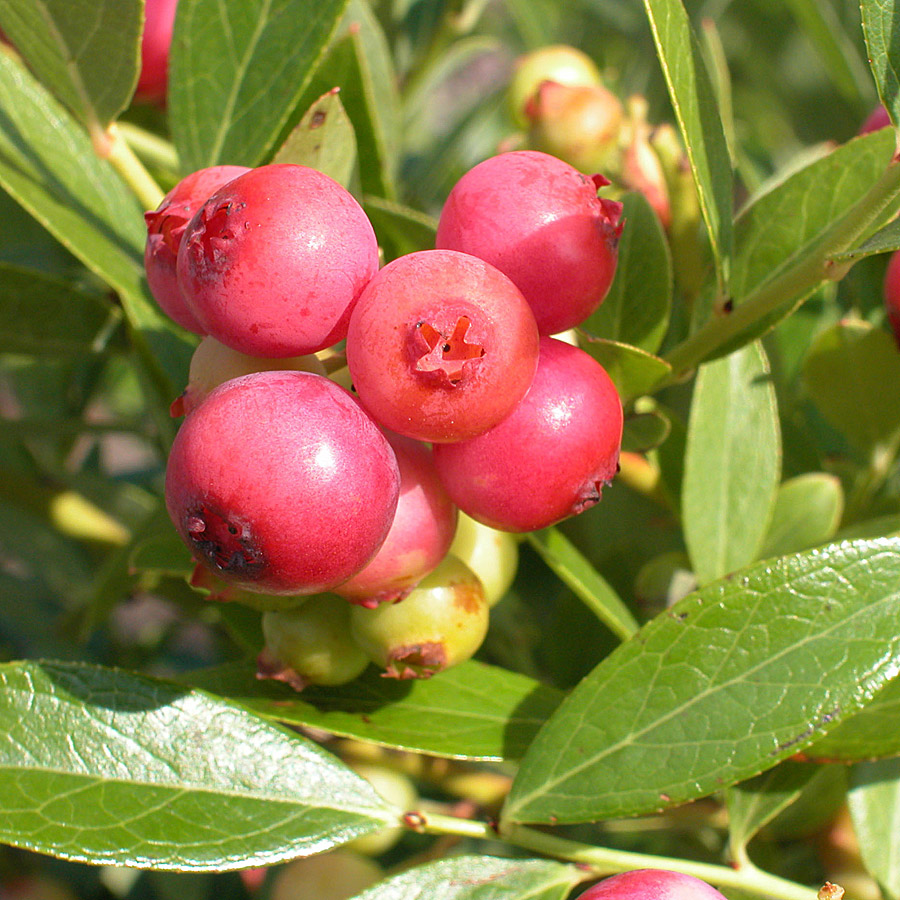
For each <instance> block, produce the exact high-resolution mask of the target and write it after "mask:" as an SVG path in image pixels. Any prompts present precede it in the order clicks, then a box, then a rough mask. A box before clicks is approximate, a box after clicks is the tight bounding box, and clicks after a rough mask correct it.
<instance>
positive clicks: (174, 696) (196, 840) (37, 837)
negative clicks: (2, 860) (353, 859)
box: [0, 663, 399, 870]
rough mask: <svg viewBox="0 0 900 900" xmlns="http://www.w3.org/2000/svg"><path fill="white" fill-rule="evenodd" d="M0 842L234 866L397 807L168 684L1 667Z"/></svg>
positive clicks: (345, 833) (115, 861) (296, 744)
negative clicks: (0, 809) (0, 810)
mask: <svg viewBox="0 0 900 900" xmlns="http://www.w3.org/2000/svg"><path fill="white" fill-rule="evenodd" d="M0 685H2V688H3V689H2V691H0V734H2V740H0V808H2V815H0V840H2V841H4V842H5V843H9V844H12V845H13V846H17V847H23V848H26V849H29V850H37V851H39V852H42V853H50V854H53V855H55V856H61V857H64V858H66V859H73V860H80V861H83V862H91V863H104V864H111V865H129V866H140V867H145V868H159V869H220V870H222V869H234V868H239V867H244V866H254V865H268V864H270V863H273V862H277V861H279V860H282V859H290V858H291V857H294V856H302V855H306V854H309V853H318V852H320V851H322V850H326V849H328V848H329V847H331V846H334V845H335V844H340V843H342V842H344V841H348V840H351V839H352V838H354V837H356V836H358V835H361V834H367V833H369V832H372V831H375V830H377V829H378V828H380V827H382V826H383V825H384V824H385V823H387V822H390V821H391V820H392V819H393V820H396V817H397V815H398V814H399V811H396V810H392V809H391V808H390V807H389V806H388V805H387V803H386V801H384V800H383V799H382V798H381V797H380V796H379V795H378V794H377V793H376V792H375V791H374V789H373V788H372V787H371V785H369V783H368V782H366V781H365V780H364V779H362V778H360V777H359V776H357V775H356V774H355V773H353V772H351V771H350V770H349V769H347V767H346V766H344V765H343V764H341V763H339V762H338V761H337V760H335V759H334V758H333V757H332V756H330V755H329V754H327V753H326V752H325V751H323V750H321V749H320V748H319V747H317V746H316V745H315V744H313V743H312V742H311V741H308V740H306V739H305V738H302V737H300V736H299V735H296V734H293V733H291V732H289V731H287V730H286V729H283V728H280V727H279V726H277V725H274V724H271V723H268V722H265V721H263V720H261V719H259V718H258V717H256V716H254V715H253V714H251V713H249V712H247V711H246V710H245V709H241V708H240V707H237V706H233V705H231V704H228V703H225V702H223V701H221V700H218V699H216V698H212V697H209V696H207V695H205V694H203V693H201V692H199V691H191V690H187V689H185V688H183V687H178V686H176V685H173V684H171V683H167V682H164V681H158V680H154V679H151V678H145V677H142V676H138V675H132V674H129V673H126V672H122V671H117V670H112V669H102V668H98V667H91V666H85V665H77V664H65V663H9V664H6V665H2V666H0Z"/></svg>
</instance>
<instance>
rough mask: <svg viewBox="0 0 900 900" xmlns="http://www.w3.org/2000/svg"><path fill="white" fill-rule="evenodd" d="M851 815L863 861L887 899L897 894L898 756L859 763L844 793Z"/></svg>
mask: <svg viewBox="0 0 900 900" xmlns="http://www.w3.org/2000/svg"><path fill="white" fill-rule="evenodd" d="M847 805H848V806H849V807H850V819H851V821H852V822H853V830H854V831H855V832H856V836H857V838H858V839H859V851H860V854H861V856H862V861H863V865H865V867H866V870H867V871H868V872H869V874H870V875H872V876H873V877H874V878H875V880H876V881H877V882H878V884H879V886H880V887H881V890H882V893H883V894H884V896H885V898H886V900H897V898H898V897H900V856H898V855H897V822H898V820H900V759H884V760H880V761H879V762H869V763H858V764H857V765H856V766H855V767H854V769H853V773H852V774H851V776H850V791H849V792H848V794H847Z"/></svg>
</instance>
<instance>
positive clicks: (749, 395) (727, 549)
mask: <svg viewBox="0 0 900 900" xmlns="http://www.w3.org/2000/svg"><path fill="white" fill-rule="evenodd" d="M780 470H781V435H780V429H779V423H778V407H777V404H776V399H775V388H774V386H773V384H772V379H771V375H770V374H769V364H768V360H767V359H766V357H765V354H764V353H763V350H762V347H761V346H760V345H758V344H750V345H748V346H747V347H745V348H744V349H742V350H739V351H737V352H736V353H733V354H731V356H726V357H723V358H722V359H719V360H716V361H715V362H711V363H706V364H705V365H704V366H702V368H701V369H700V372H699V374H698V376H697V384H696V386H695V388H694V396H693V399H692V401H691V414H690V420H689V422H688V435H687V449H686V451H685V459H684V480H683V483H682V496H681V510H682V518H683V520H684V537H685V542H686V544H687V548H688V553H689V554H690V557H691V562H692V563H693V567H694V572H695V573H696V575H697V580H698V581H699V583H700V584H705V583H706V582H708V581H711V580H712V579H713V578H719V577H720V576H722V575H725V574H727V573H728V572H732V571H734V570H735V569H739V568H741V567H742V566H745V565H747V564H748V563H750V562H752V561H753V560H755V559H757V558H758V554H759V549H760V547H761V545H762V542H763V538H764V536H765V533H766V528H767V527H768V524H769V520H770V518H771V515H772V508H773V505H774V503H775V495H776V492H777V490H778V482H779V479H780Z"/></svg>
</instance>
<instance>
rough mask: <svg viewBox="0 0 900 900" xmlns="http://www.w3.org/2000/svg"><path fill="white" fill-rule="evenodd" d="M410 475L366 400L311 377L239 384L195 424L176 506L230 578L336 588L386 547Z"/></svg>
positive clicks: (260, 377)
mask: <svg viewBox="0 0 900 900" xmlns="http://www.w3.org/2000/svg"><path fill="white" fill-rule="evenodd" d="M399 482H400V478H399V473H398V471H397V462H396V459H395V458H394V453H393V451H392V450H391V448H390V445H389V444H388V442H387V440H386V439H385V437H384V435H383V434H382V433H381V432H380V431H379V430H378V427H377V426H376V425H375V423H374V422H372V420H371V419H370V418H369V417H368V416H367V415H366V414H365V412H364V411H363V410H362V408H361V407H360V406H359V404H358V403H357V401H356V400H355V399H354V398H353V397H352V396H351V395H350V394H348V393H347V392H346V391H345V390H344V389H343V388H340V387H338V386H337V385H336V384H334V383H333V382H331V381H329V380H328V379H327V378H323V377H322V376H320V375H313V374H311V373H308V372H295V371H290V372H288V371H284V372H281V371H274V372H257V373H254V374H252V375H244V376H242V377H240V378H235V379H233V380H231V381H227V382H225V383H224V384H222V385H220V386H219V387H218V388H216V389H215V390H214V391H213V392H212V393H211V394H210V395H209V396H208V397H207V398H206V400H205V401H204V402H203V403H202V404H201V405H200V406H198V407H197V409H195V410H194V411H193V412H192V413H191V414H190V416H188V417H187V419H185V421H184V423H183V424H182V426H181V428H180V430H179V432H178V434H177V435H176V437H175V441H174V443H173V445H172V450H171V453H170V455H169V462H168V467H167V469H166V505H167V507H168V510H169V515H170V516H171V518H172V521H173V522H174V524H175V527H176V529H177V530H178V533H179V534H180V535H181V538H182V540H183V541H184V542H185V544H187V546H188V547H189V548H190V549H191V550H192V551H193V553H194V555H195V556H196V557H197V558H198V559H199V560H200V561H201V562H203V563H204V564H205V565H206V566H208V567H209V568H210V569H211V570H212V571H213V573H214V574H216V575H218V576H219V577H220V578H222V579H224V580H225V581H228V582H229V583H231V584H235V585H237V586H239V587H243V588H246V589H247V590H250V591H257V592H260V593H266V594H279V595H285V594H310V593H315V592H319V591H325V590H329V589H330V588H332V587H335V586H336V585H338V584H340V583H341V582H343V581H346V580H347V579H348V578H350V577H352V576H353V575H355V574H356V573H357V572H358V571H359V570H360V569H362V567H363V566H365V565H366V564H367V563H368V562H369V560H370V559H371V558H372V557H373V556H374V555H375V553H376V551H377V550H378V548H379V547H380V546H381V544H382V543H383V542H384V539H385V537H386V536H387V533H388V529H389V528H390V525H391V521H392V519H393V516H394V510H395V509H396V506H397V496H398V491H399Z"/></svg>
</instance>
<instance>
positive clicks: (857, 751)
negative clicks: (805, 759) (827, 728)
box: [806, 678, 900, 762]
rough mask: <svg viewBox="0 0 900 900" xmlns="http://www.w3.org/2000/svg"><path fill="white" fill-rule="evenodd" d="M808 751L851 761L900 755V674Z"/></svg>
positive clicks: (809, 754) (819, 757) (811, 753)
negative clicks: (860, 709)
mask: <svg viewBox="0 0 900 900" xmlns="http://www.w3.org/2000/svg"><path fill="white" fill-rule="evenodd" d="M806 755H807V756H809V757H810V758H811V759H825V760H830V759H833V760H841V761H847V762H852V761H854V760H865V759H885V758H887V757H889V756H900V678H895V679H893V680H892V681H889V682H888V683H887V685H886V686H885V687H884V688H883V689H882V690H881V691H879V692H878V693H877V694H876V695H875V699H874V700H872V702H871V703H869V704H867V705H866V707H865V708H864V709H863V710H862V711H861V712H858V713H857V714H856V715H855V716H851V717H850V718H849V719H847V720H846V721H844V722H841V724H840V725H838V727H837V728H835V729H834V731H831V732H829V733H828V734H827V735H825V737H824V738H822V739H821V740H818V741H816V742H815V743H814V744H813V745H812V746H811V747H810V748H809V749H808V750H807V751H806Z"/></svg>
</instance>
